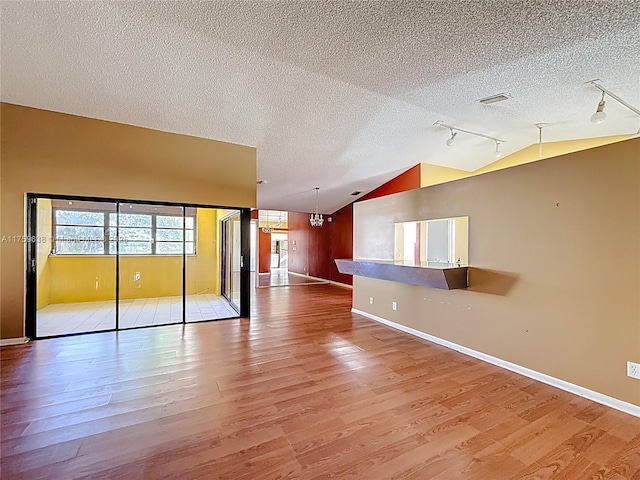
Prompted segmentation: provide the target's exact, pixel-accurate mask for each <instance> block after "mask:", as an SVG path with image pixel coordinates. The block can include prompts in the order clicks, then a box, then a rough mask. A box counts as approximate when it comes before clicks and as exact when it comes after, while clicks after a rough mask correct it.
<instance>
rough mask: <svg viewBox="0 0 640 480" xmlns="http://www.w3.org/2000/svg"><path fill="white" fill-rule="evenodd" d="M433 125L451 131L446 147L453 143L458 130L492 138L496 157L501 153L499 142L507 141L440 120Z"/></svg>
mask: <svg viewBox="0 0 640 480" xmlns="http://www.w3.org/2000/svg"><path fill="white" fill-rule="evenodd" d="M434 125H437V126H439V127H444V128H448V129H449V130H450V131H451V138H449V139H447V146H448V147H451V146H452V145H453V143H454V142H455V138H456V135H458V132H464V133H468V134H469V135H475V136H476V137H482V138H488V139H489V140H493V141H494V142H496V151H495V154H496V157H499V156H500V155H501V154H500V147H499V144H501V143H506V142H507V141H506V140H500V139H499V138H496V137H492V136H491V135H485V134H484V133H478V132H472V131H471V130H465V129H464V128H458V127H454V126H453V125H449V124H447V123H444V122H443V121H442V120H438V121H437V122H436V123H434Z"/></svg>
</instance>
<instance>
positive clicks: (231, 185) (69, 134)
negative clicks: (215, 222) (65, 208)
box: [0, 103, 256, 338]
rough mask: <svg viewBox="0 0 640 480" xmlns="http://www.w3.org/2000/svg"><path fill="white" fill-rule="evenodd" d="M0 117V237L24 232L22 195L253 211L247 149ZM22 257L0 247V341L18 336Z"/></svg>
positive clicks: (77, 123) (106, 126)
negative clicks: (163, 202) (230, 207)
mask: <svg viewBox="0 0 640 480" xmlns="http://www.w3.org/2000/svg"><path fill="white" fill-rule="evenodd" d="M0 117H1V119H2V129H1V141H2V146H1V154H2V164H1V168H0V176H1V184H0V187H1V209H0V219H1V222H0V233H1V234H2V235H7V236H13V235H25V234H26V221H25V219H26V215H25V211H26V208H25V195H26V193H27V192H34V193H50V194H61V195H80V196H93V197H107V198H122V199H132V200H151V201H169V202H184V203H191V204H201V205H221V206H223V205H224V206H226V205H229V206H234V207H248V208H251V207H255V206H256V151H255V148H251V147H246V146H241V145H234V144H230V143H225V142H218V141H215V140H207V139H203V138H197V137H190V136H186V135H178V134H173V133H167V132H160V131H157V130H151V129H146V128H141V127H134V126H131V125H124V124H119V123H113V122H106V121H102V120H95V119H90V118H84V117H77V116H74V115H66V114H62V113H57V112H50V111H46V110H38V109H34V108H28V107H21V106H17V105H11V104H6V103H2V105H1V113H0ZM25 252H26V250H25V245H24V244H22V243H3V244H2V247H1V250H0V253H1V255H2V263H1V268H0V281H1V283H2V293H1V296H0V307H1V311H0V337H1V338H14V337H21V336H23V335H24V298H25V295H24V294H25V286H24V281H23V280H22V279H24V272H25V266H26V256H25ZM93 281H94V283H95V275H94V279H93Z"/></svg>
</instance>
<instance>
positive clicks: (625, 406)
mask: <svg viewBox="0 0 640 480" xmlns="http://www.w3.org/2000/svg"><path fill="white" fill-rule="evenodd" d="M351 311H352V312H353V313H357V314H358V315H362V316H363V317H367V318H368V319H370V320H374V321H376V322H379V323H383V324H384V325H387V326H389V327H392V328H395V329H397V330H401V331H403V332H405V333H408V334H410V335H414V336H416V337H420V338H422V339H424V340H427V341H429V342H433V343H437V344H438V345H442V346H443V347H447V348H450V349H452V350H455V351H457V352H460V353H464V354H465V355H469V356H470V357H474V358H477V359H479V360H483V361H485V362H487V363H491V364H493V365H496V366H498V367H502V368H504V369H506V370H511V371H512V372H516V373H519V374H521V375H524V376H525V377H529V378H533V379H534V380H538V381H540V382H542V383H546V384H547V385H551V386H553V387H556V388H559V389H561V390H565V391H567V392H570V393H573V394H575V395H578V396H580V397H584V398H588V399H589V400H593V401H594V402H598V403H601V404H602V405H606V406H607V407H611V408H615V409H616V410H620V411H621V412H625V413H628V414H630V415H633V416H635V417H640V406H638V405H634V404H632V403H628V402H625V401H622V400H618V399H617V398H613V397H609V396H608V395H604V394H602V393H599V392H595V391H593V390H589V389H588V388H584V387H581V386H580V385H575V384H573V383H569V382H567V381H565V380H561V379H559V378H555V377H552V376H550V375H546V374H544V373H540V372H537V371H535V370H531V369H529V368H526V367H522V366H520V365H517V364H515V363H511V362H508V361H506V360H502V359H500V358H497V357H493V356H491V355H487V354H486V353H482V352H478V351H477V350H472V349H471V348H467V347H463V346H462V345H458V344H457V343H453V342H450V341H448V340H443V339H442V338H438V337H434V336H433V335H429V334H428V333H424V332H421V331H420V330H416V329H414V328H411V327H406V326H404V325H400V324H399V323H395V322H392V321H390V320H387V319H385V318H382V317H378V316H377V315H373V314H371V313H368V312H364V311H362V310H358V309H357V308H352V309H351Z"/></svg>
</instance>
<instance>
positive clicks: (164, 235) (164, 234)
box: [156, 229, 182, 242]
mask: <svg viewBox="0 0 640 480" xmlns="http://www.w3.org/2000/svg"><path fill="white" fill-rule="evenodd" d="M156 240H158V241H169V242H181V241H182V230H166V229H158V230H156Z"/></svg>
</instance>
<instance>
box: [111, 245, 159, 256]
mask: <svg viewBox="0 0 640 480" xmlns="http://www.w3.org/2000/svg"><path fill="white" fill-rule="evenodd" d="M114 253H115V252H114ZM150 254H151V242H120V255H150Z"/></svg>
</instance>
